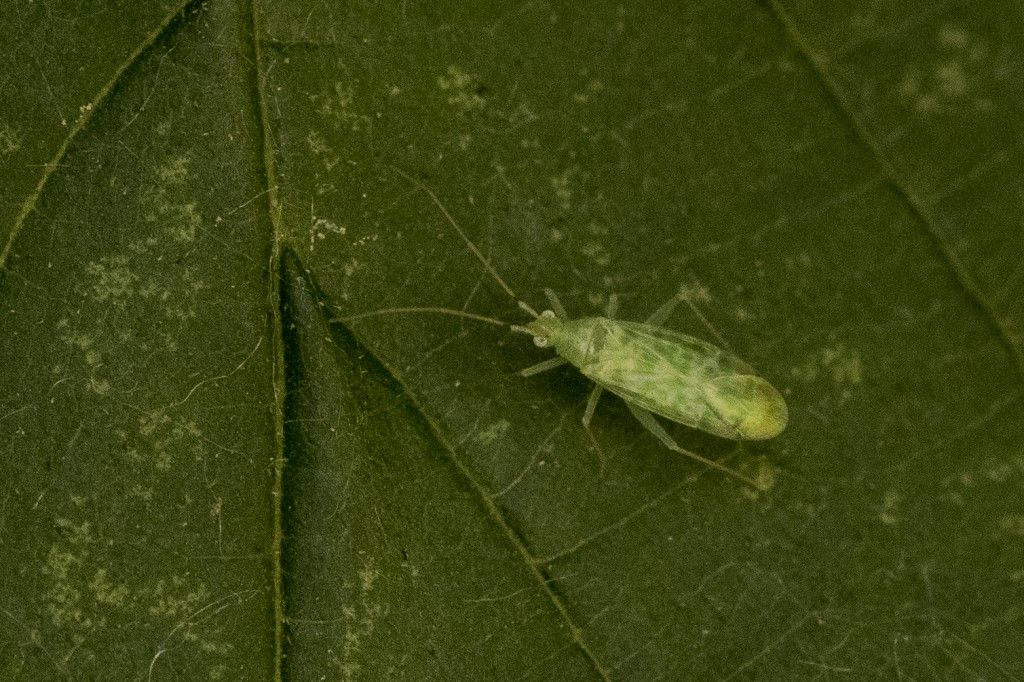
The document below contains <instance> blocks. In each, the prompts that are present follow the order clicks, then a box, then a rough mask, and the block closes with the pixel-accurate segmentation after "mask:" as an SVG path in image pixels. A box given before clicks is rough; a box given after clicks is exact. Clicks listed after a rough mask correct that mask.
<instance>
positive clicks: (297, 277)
mask: <svg viewBox="0 0 1024 682" xmlns="http://www.w3.org/2000/svg"><path fill="white" fill-rule="evenodd" d="M281 267H282V269H281V278H282V304H283V305H287V309H289V310H290V309H293V308H296V307H297V306H296V300H295V299H296V298H297V297H296V296H295V293H294V292H295V291H297V290H300V289H306V290H308V291H309V292H311V294H312V296H313V297H315V300H316V302H317V306H316V307H317V308H318V311H316V312H317V314H319V315H321V316H323V317H324V320H323V322H324V326H325V328H327V329H329V330H330V333H331V334H332V336H335V337H337V336H338V335H341V336H342V337H343V338H345V339H347V340H348V343H349V344H350V345H352V346H355V347H357V348H358V354H359V355H360V362H362V363H366V364H371V365H376V366H377V367H378V368H379V370H378V371H379V374H380V376H381V378H382V379H383V380H384V381H386V382H387V383H390V384H393V386H394V390H395V391H396V392H398V393H400V394H401V395H402V397H403V400H404V401H406V402H407V403H408V409H409V410H410V411H411V412H412V413H413V414H414V415H415V416H416V418H418V419H422V420H423V423H424V424H425V425H426V426H427V428H428V433H427V434H426V435H427V436H428V437H430V438H432V439H433V440H434V441H435V442H436V443H437V445H438V446H439V450H441V451H443V453H444V461H445V463H446V464H447V465H449V466H450V467H452V468H453V469H454V473H455V478H456V479H457V480H461V481H462V482H463V484H464V485H465V489H466V490H467V491H468V492H469V493H470V494H471V495H472V497H473V498H475V500H476V502H477V504H479V505H480V507H481V508H482V510H483V511H484V512H485V513H486V515H487V516H488V517H489V518H490V520H491V521H492V522H493V523H495V524H496V525H497V526H498V528H499V530H500V531H501V534H502V535H503V536H504V537H505V538H506V539H507V540H508V542H509V543H511V545H512V547H513V549H514V550H515V552H516V553H517V554H518V555H519V556H520V557H521V558H522V559H523V563H524V564H525V566H526V569H527V572H528V573H529V574H530V575H532V576H533V577H534V579H536V581H537V583H538V584H539V586H540V588H541V589H542V590H543V593H544V594H545V595H546V596H547V598H548V600H549V602H550V603H551V605H552V607H553V608H554V609H555V611H556V613H557V615H558V617H559V618H560V619H561V620H562V622H563V623H564V624H565V626H566V627H567V628H568V630H569V637H570V638H571V640H572V642H573V644H575V646H576V647H578V648H579V650H580V651H581V652H582V653H583V654H584V656H586V658H587V660H588V661H589V662H590V664H591V665H592V666H593V668H594V670H595V672H596V673H597V674H598V676H599V677H600V678H601V679H603V680H610V679H611V675H610V673H609V671H608V669H607V668H606V667H605V666H604V665H603V664H602V663H601V661H600V660H599V659H598V658H597V656H596V654H595V653H594V651H593V650H592V649H591V647H590V645H589V644H588V643H587V642H586V640H585V639H584V638H583V630H582V628H580V626H578V625H577V624H576V622H575V620H574V619H573V617H572V614H571V613H570V612H569V609H568V607H567V606H566V602H565V600H564V599H563V597H562V595H561V594H560V592H559V591H558V589H557V588H556V587H555V585H554V582H555V580H554V578H552V577H551V576H550V575H549V574H548V573H547V571H546V570H544V569H543V568H542V567H541V566H540V565H539V563H538V562H537V560H536V558H535V557H534V556H533V554H532V553H531V552H530V550H529V548H528V547H527V543H526V541H525V538H524V537H523V536H522V535H521V533H520V532H519V531H518V530H517V529H516V528H515V527H513V525H512V524H511V523H510V521H509V520H508V519H507V518H506V517H505V515H504V514H503V513H502V511H501V509H500V508H499V507H498V505H497V504H495V502H494V501H493V500H492V499H491V497H490V496H489V495H488V494H487V491H486V489H485V488H484V486H483V485H482V484H481V483H480V482H479V481H478V480H477V479H476V478H475V477H474V476H473V474H472V472H470V470H469V469H468V468H467V467H466V466H465V465H464V464H463V463H462V461H461V460H460V459H459V458H458V457H457V455H456V454H455V450H454V448H453V447H452V445H451V443H450V442H449V441H448V440H447V439H446V438H445V437H444V435H443V434H442V433H441V430H440V429H439V427H438V425H437V424H436V423H435V422H434V420H433V419H431V418H430V416H429V415H427V413H426V412H425V411H424V409H423V407H422V405H421V404H420V403H419V401H418V400H417V399H416V397H415V396H414V395H413V394H412V392H410V391H409V389H408V387H406V386H405V384H404V383H403V382H402V381H401V379H399V378H398V375H397V373H396V372H395V371H394V370H393V368H391V367H390V366H389V365H388V364H387V363H386V362H384V361H383V360H382V359H380V358H378V357H377V356H376V355H375V354H374V353H373V352H372V351H371V350H370V349H369V348H367V347H366V346H365V345H363V344H362V343H361V342H360V341H359V339H358V338H357V337H356V335H355V334H354V332H353V331H352V330H351V329H350V328H349V327H348V326H347V325H344V324H342V323H340V322H337V321H331V322H328V319H329V318H331V317H332V316H331V315H327V314H325V313H326V312H328V311H329V310H330V306H329V305H328V304H327V302H326V301H327V299H326V296H325V295H324V294H323V292H322V290H321V289H320V288H319V287H318V285H317V284H316V282H315V281H314V280H313V278H312V276H311V274H310V272H309V271H308V270H307V269H306V268H305V267H304V266H303V265H302V264H301V261H300V259H299V258H298V256H297V255H296V254H295V253H294V252H293V251H292V250H291V249H290V248H288V247H287V246H286V247H284V248H283V253H282V256H281ZM297 283H298V286H296V284H297ZM305 307H306V308H309V307H310V306H305ZM291 324H292V323H289V327H290V326H291ZM290 335H291V333H290V332H289V333H288V334H287V336H290ZM292 346H293V343H292V342H289V349H290V348H291V347H292Z"/></svg>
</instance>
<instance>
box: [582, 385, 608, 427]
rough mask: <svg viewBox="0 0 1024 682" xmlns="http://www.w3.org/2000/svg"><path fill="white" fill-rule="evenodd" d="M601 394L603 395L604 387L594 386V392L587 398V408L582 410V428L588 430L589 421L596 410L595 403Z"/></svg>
mask: <svg viewBox="0 0 1024 682" xmlns="http://www.w3.org/2000/svg"><path fill="white" fill-rule="evenodd" d="M602 393H604V387H602V386H601V384H594V390H592V391H591V392H590V397H588V398H587V407H586V409H585V410H583V428H585V429H589V428H590V420H591V419H593V418H594V410H596V409H597V401H598V400H600V399H601V394H602Z"/></svg>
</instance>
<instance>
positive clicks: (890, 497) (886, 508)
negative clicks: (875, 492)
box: [878, 490, 903, 526]
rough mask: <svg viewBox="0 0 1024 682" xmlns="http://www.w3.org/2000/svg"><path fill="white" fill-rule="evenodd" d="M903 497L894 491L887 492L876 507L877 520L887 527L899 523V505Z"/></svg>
mask: <svg viewBox="0 0 1024 682" xmlns="http://www.w3.org/2000/svg"><path fill="white" fill-rule="evenodd" d="M902 500H903V496H902V495H900V494H899V493H897V492H896V491H895V490H887V491H886V493H885V495H884V496H883V497H882V504H881V505H880V506H879V507H878V520H879V521H881V522H882V523H884V524H885V525H887V526H895V525H896V524H897V523H898V522H899V516H898V511H899V505H900V502H902Z"/></svg>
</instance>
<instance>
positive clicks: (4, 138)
mask: <svg viewBox="0 0 1024 682" xmlns="http://www.w3.org/2000/svg"><path fill="white" fill-rule="evenodd" d="M21 143H22V135H21V133H20V132H18V130H17V129H16V128H14V127H13V126H11V124H9V123H7V122H6V121H0V156H7V155H9V154H13V153H14V152H16V151H18V150H19V149H21Z"/></svg>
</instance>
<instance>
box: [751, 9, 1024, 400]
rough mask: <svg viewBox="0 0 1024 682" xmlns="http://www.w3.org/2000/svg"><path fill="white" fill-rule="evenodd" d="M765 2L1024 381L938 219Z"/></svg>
mask: <svg viewBox="0 0 1024 682" xmlns="http://www.w3.org/2000/svg"><path fill="white" fill-rule="evenodd" d="M765 6H766V7H767V9H768V11H769V12H770V13H771V14H772V16H773V17H774V18H775V19H776V21H778V22H779V24H780V25H781V26H782V29H783V31H782V32H783V34H784V35H785V36H786V38H788V39H789V41H790V43H791V44H792V46H793V47H794V48H795V49H796V51H797V53H798V54H799V56H800V57H801V58H802V59H803V60H804V61H806V62H807V64H808V66H809V67H810V69H811V72H812V73H813V74H814V75H815V77H816V78H817V79H818V81H819V82H820V83H821V86H822V89H823V90H824V91H825V95H826V97H827V99H828V100H829V101H831V102H832V104H833V105H834V106H835V108H836V109H837V110H838V111H839V113H840V114H842V116H843V117H844V118H845V119H846V120H847V122H848V123H849V125H850V127H851V128H852V129H853V132H854V134H855V135H856V136H857V138H858V139H859V140H860V141H861V143H862V144H863V145H864V146H865V147H866V148H867V149H868V151H869V152H870V153H871V155H872V157H873V158H874V160H875V162H876V163H877V164H878V165H879V167H880V168H881V169H882V172H883V174H884V176H885V178H886V180H887V182H888V184H889V186H890V188H891V189H892V191H893V193H894V194H895V195H896V196H897V197H899V198H900V200H902V201H903V202H904V203H905V204H906V205H907V207H908V208H909V209H910V214H911V215H912V216H913V217H914V218H915V219H916V222H917V223H918V224H920V225H921V226H922V227H923V228H924V233H925V235H926V236H927V237H928V238H929V240H930V241H931V243H932V246H933V248H934V249H935V251H936V252H937V253H938V255H939V257H940V258H941V259H942V260H943V262H945V263H946V265H947V266H948V267H949V269H950V270H951V271H952V272H953V278H954V280H956V282H957V284H958V285H959V286H960V288H961V289H962V290H963V292H964V294H965V295H966V296H967V299H968V300H969V301H970V302H971V303H973V304H974V306H975V307H976V308H977V309H978V310H979V311H980V312H981V313H982V315H983V316H984V317H985V321H986V323H987V324H988V325H989V326H990V327H991V328H992V330H993V331H994V332H995V334H996V336H997V337H998V338H999V341H1000V343H1002V345H1003V346H1004V347H1005V348H1006V352H1007V353H1008V354H1009V356H1010V358H1011V359H1012V360H1013V363H1014V365H1015V367H1016V369H1017V374H1018V376H1019V377H1020V379H1021V380H1022V381H1024V351H1022V349H1021V348H1020V347H1019V346H1018V345H1017V344H1016V343H1015V342H1014V341H1013V338H1012V336H1011V335H1010V332H1009V331H1008V330H1007V328H1006V325H1005V324H1004V323H1003V322H1002V320H1001V319H1000V317H999V315H998V314H997V313H996V311H995V308H994V307H993V305H992V304H991V303H990V302H989V301H988V299H987V298H986V297H985V295H984V293H982V291H981V288H980V287H979V286H978V285H977V284H976V283H975V282H974V280H973V279H972V278H971V276H970V274H969V273H968V271H967V268H966V267H965V266H964V265H963V263H961V262H960V259H959V258H957V256H956V254H955V253H954V251H953V249H952V248H951V247H950V245H949V244H948V243H947V242H946V240H945V239H944V238H943V237H942V236H941V235H940V234H939V232H938V230H937V229H936V227H935V219H934V218H933V217H932V216H931V215H930V214H929V213H928V209H927V208H926V207H925V205H924V202H922V201H921V199H920V198H918V197H917V195H916V194H914V192H913V190H912V189H911V188H910V186H909V184H908V183H906V182H905V181H903V180H902V179H901V178H900V176H899V174H898V173H897V172H896V169H895V168H894V167H893V165H892V164H891V163H890V162H889V161H888V160H887V159H886V157H885V154H884V152H883V151H882V148H881V145H879V143H878V142H877V141H876V140H875V138H874V136H873V135H872V134H871V132H870V131H869V130H868V129H867V127H866V126H865V125H864V124H863V123H861V121H860V119H858V118H857V115H856V114H855V113H854V111H853V109H852V108H851V107H850V106H849V105H848V104H847V103H846V100H845V99H843V96H842V94H841V92H840V90H839V87H838V86H837V85H836V84H835V82H834V81H833V79H832V78H831V76H829V70H828V66H827V65H826V64H825V63H824V62H823V61H822V60H821V59H820V58H819V57H818V56H817V55H816V54H815V52H814V50H813V49H812V48H811V46H810V44H809V43H808V42H807V41H806V40H805V39H804V37H803V34H801V33H800V31H799V30H798V29H797V27H796V24H795V23H794V22H793V20H792V18H791V17H790V16H789V13H788V12H786V10H785V9H784V8H783V7H782V4H781V2H780V0H768V1H767V2H766V3H765Z"/></svg>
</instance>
